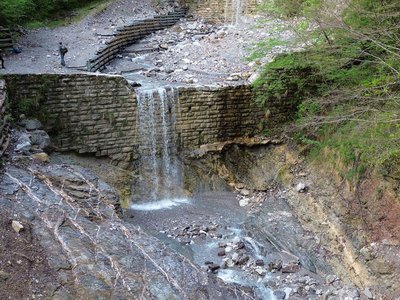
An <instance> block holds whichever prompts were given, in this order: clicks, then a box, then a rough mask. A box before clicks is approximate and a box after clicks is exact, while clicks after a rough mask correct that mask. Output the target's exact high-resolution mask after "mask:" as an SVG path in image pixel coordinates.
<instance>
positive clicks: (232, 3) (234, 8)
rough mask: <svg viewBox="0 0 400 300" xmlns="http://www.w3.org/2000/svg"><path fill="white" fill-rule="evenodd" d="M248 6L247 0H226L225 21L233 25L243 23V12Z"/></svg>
mask: <svg viewBox="0 0 400 300" xmlns="http://www.w3.org/2000/svg"><path fill="white" fill-rule="evenodd" d="M245 7H246V0H226V2H225V23H227V24H231V25H233V26H236V25H239V24H240V23H241V17H242V12H243V10H244V9H245Z"/></svg>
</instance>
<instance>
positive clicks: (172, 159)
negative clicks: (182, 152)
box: [132, 87, 183, 209]
mask: <svg viewBox="0 0 400 300" xmlns="http://www.w3.org/2000/svg"><path fill="white" fill-rule="evenodd" d="M137 102H138V109H137V112H138V115H137V128H138V140H139V142H140V144H139V153H140V159H139V178H138V181H137V182H136V184H135V185H134V197H133V198H134V199H133V200H134V201H135V202H137V201H140V202H149V201H164V202H165V200H166V199H168V200H174V199H177V198H179V197H181V196H182V190H183V182H182V167H181V164H180V162H179V159H178V156H177V152H178V151H177V134H176V130H175V125H176V109H177V105H178V93H177V91H176V90H175V89H173V88H171V87H160V88H156V89H139V90H137ZM164 202H162V203H164ZM178 202H179V201H178ZM132 207H133V208H134V206H132ZM154 207H155V206H154ZM137 209H140V207H137Z"/></svg>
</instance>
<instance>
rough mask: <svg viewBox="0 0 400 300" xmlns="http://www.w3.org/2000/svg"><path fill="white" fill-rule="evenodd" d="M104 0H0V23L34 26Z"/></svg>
mask: <svg viewBox="0 0 400 300" xmlns="http://www.w3.org/2000/svg"><path fill="white" fill-rule="evenodd" d="M104 1H105V0H0V25H6V26H13V25H15V24H20V25H25V24H27V23H30V22H32V23H33V24H34V25H35V26H36V27H38V26H40V25H43V24H44V23H43V22H46V21H48V20H56V19H58V18H63V17H65V16H67V15H68V14H69V13H70V12H71V11H72V10H74V9H78V8H85V7H88V6H91V5H93V4H94V3H98V2H104Z"/></svg>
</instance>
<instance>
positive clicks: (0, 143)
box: [0, 80, 9, 158]
mask: <svg viewBox="0 0 400 300" xmlns="http://www.w3.org/2000/svg"><path fill="white" fill-rule="evenodd" d="M6 105H7V94H6V90H5V81H4V80H0V158H1V157H2V156H3V154H4V152H5V150H6V148H7V146H8V141H9V139H8V116H7V111H6V109H7V107H6Z"/></svg>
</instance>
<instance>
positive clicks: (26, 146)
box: [15, 133, 32, 152]
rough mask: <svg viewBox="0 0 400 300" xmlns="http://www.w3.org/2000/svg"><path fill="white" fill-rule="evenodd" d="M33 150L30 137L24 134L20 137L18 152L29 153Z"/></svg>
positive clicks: (16, 148) (16, 147)
mask: <svg viewBox="0 0 400 300" xmlns="http://www.w3.org/2000/svg"><path fill="white" fill-rule="evenodd" d="M31 149H32V143H31V140H30V138H29V135H28V134H26V133H23V134H21V135H20V136H19V138H18V140H17V145H16V146H15V150H16V151H21V152H27V151H30V150H31Z"/></svg>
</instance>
